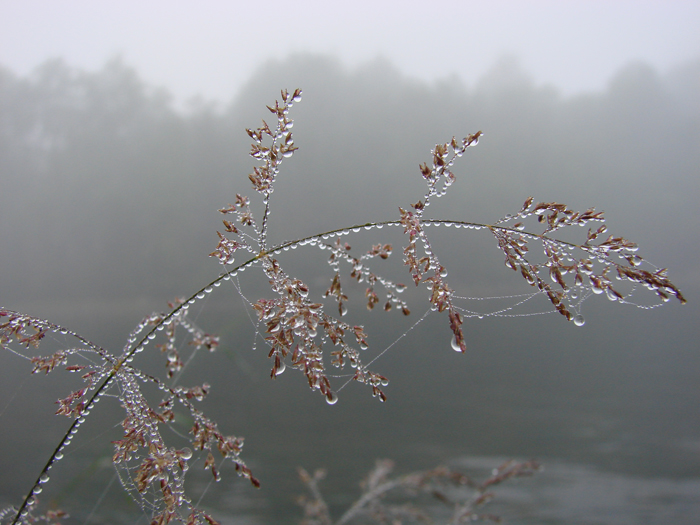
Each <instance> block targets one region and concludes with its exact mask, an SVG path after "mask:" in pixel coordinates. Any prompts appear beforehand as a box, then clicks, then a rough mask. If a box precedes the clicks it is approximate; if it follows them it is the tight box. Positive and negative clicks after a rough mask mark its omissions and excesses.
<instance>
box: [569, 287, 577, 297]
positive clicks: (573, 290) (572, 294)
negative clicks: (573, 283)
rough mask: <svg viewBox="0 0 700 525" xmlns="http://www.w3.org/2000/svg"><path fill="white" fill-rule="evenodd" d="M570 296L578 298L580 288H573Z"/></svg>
mask: <svg viewBox="0 0 700 525" xmlns="http://www.w3.org/2000/svg"><path fill="white" fill-rule="evenodd" d="M569 298H571V299H578V290H577V289H576V288H572V289H571V290H570V291H569Z"/></svg>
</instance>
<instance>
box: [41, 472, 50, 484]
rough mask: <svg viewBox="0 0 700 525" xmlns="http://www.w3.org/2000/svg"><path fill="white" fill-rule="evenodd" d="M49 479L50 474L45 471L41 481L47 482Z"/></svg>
mask: <svg viewBox="0 0 700 525" xmlns="http://www.w3.org/2000/svg"><path fill="white" fill-rule="evenodd" d="M48 481H49V475H48V474H47V473H46V472H44V473H43V474H42V475H41V477H40V478H39V483H46V482H48Z"/></svg>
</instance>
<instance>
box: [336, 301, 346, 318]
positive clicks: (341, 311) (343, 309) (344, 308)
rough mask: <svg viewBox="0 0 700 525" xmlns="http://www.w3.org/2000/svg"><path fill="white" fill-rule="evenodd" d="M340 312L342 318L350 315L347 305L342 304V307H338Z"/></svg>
mask: <svg viewBox="0 0 700 525" xmlns="http://www.w3.org/2000/svg"><path fill="white" fill-rule="evenodd" d="M338 311H339V312H340V315H341V316H342V315H345V314H347V313H348V307H347V306H345V304H343V303H340V305H339V306H338Z"/></svg>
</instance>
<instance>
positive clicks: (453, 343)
mask: <svg viewBox="0 0 700 525" xmlns="http://www.w3.org/2000/svg"><path fill="white" fill-rule="evenodd" d="M450 346H451V347H452V350H454V351H455V352H461V351H462V349H461V348H460V347H459V343H457V338H456V337H455V336H454V335H453V336H452V341H450Z"/></svg>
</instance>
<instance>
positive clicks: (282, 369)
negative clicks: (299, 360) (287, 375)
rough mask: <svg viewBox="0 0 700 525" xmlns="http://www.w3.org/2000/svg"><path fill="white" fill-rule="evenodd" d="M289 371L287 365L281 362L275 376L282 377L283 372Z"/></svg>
mask: <svg viewBox="0 0 700 525" xmlns="http://www.w3.org/2000/svg"><path fill="white" fill-rule="evenodd" d="M286 369H287V365H286V364H284V361H280V366H279V367H278V368H277V370H275V375H276V376H278V375H281V374H282V372H284V371H285V370H286Z"/></svg>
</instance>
